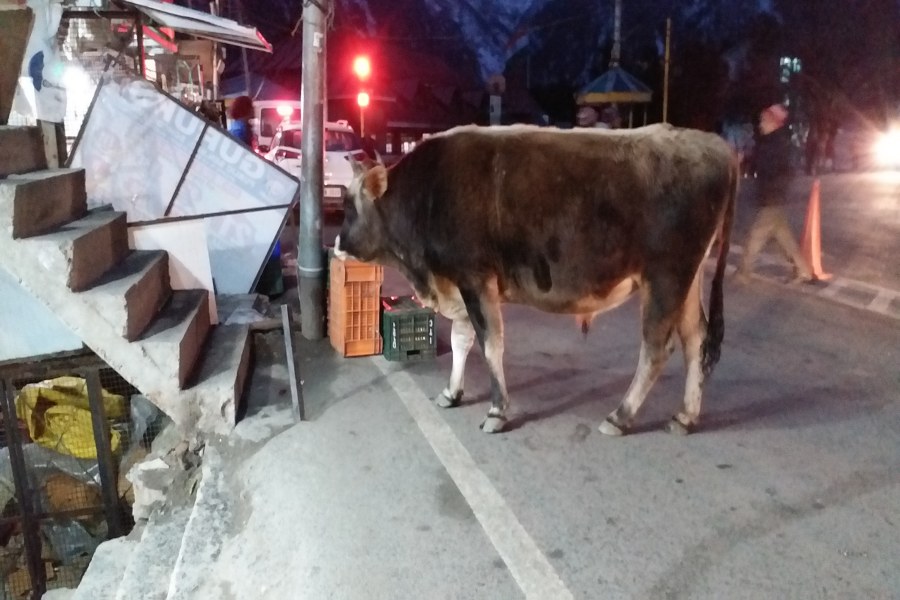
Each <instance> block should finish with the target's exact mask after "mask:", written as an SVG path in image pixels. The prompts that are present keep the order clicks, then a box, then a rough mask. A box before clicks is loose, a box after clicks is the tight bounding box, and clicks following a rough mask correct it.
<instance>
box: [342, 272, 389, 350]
mask: <svg viewBox="0 0 900 600" xmlns="http://www.w3.org/2000/svg"><path fill="white" fill-rule="evenodd" d="M383 280H384V268H383V267H381V266H379V265H374V264H370V263H362V262H358V261H355V260H340V259H337V258H332V259H331V261H329V277H328V282H329V286H328V338H329V339H330V340H331V345H332V347H334V349H335V350H337V351H338V352H340V353H341V354H342V355H343V356H371V355H374V354H380V353H381V332H380V331H379V323H380V316H381V306H380V299H381V282H382V281H383Z"/></svg>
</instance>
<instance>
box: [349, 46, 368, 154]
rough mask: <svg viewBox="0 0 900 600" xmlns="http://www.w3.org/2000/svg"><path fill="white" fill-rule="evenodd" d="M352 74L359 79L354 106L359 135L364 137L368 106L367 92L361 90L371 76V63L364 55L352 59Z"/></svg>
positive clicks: (363, 89)
mask: <svg viewBox="0 0 900 600" xmlns="http://www.w3.org/2000/svg"><path fill="white" fill-rule="evenodd" d="M353 72H354V73H355V74H356V77H357V79H359V83H360V88H361V89H360V91H359V93H358V94H357V95H356V104H358V105H359V135H360V136H363V135H365V131H364V129H365V125H364V123H365V115H364V111H365V108H366V107H367V106H368V105H369V100H370V98H369V92H367V91H366V90H365V88H363V87H362V86H363V84H364V83H365V82H366V81H367V80H368V79H369V76H370V75H371V74H372V63H371V62H370V61H369V57H368V56H366V55H365V54H360V55H359V56H357V57H356V58H354V59H353Z"/></svg>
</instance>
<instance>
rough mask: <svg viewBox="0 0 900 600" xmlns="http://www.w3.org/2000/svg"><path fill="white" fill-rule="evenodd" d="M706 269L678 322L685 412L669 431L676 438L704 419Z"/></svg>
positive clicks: (699, 271)
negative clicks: (703, 289) (703, 293)
mask: <svg viewBox="0 0 900 600" xmlns="http://www.w3.org/2000/svg"><path fill="white" fill-rule="evenodd" d="M702 272H703V271H702V267H701V269H700V270H698V271H697V275H696V277H695V278H694V282H693V284H691V289H690V291H689V292H688V296H687V299H686V300H685V302H684V308H683V309H682V311H681V319H680V320H679V321H678V336H679V337H680V338H681V348H682V350H683V352H684V371H685V380H684V410H682V411H681V412H679V413H678V414H676V415H675V416H674V417H672V420H671V421H669V424H668V425H666V430H667V431H669V432H670V433H675V434H681V435H684V434H687V433H690V432H691V431H692V430H693V429H694V427H695V426H696V425H697V423H698V421H699V419H700V403H701V400H702V397H703V379H704V377H703V368H702V364H701V363H702V360H701V359H702V354H703V340H704V338H705V337H706V327H707V322H706V314H704V312H703V304H702V302H701V300H700V290H701V287H702V285H701V280H702Z"/></svg>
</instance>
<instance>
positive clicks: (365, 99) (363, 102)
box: [356, 92, 369, 108]
mask: <svg viewBox="0 0 900 600" xmlns="http://www.w3.org/2000/svg"><path fill="white" fill-rule="evenodd" d="M356 103H357V104H359V106H360V107H361V108H362V107H366V106H368V105H369V93H368V92H360V93H358V94H357V95H356Z"/></svg>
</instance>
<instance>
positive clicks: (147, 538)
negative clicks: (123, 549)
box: [115, 506, 191, 600]
mask: <svg viewBox="0 0 900 600" xmlns="http://www.w3.org/2000/svg"><path fill="white" fill-rule="evenodd" d="M190 515H191V507H190V506H172V507H169V508H166V509H164V510H162V511H157V512H155V513H153V515H151V517H150V519H149V520H148V521H147V525H146V527H145V528H144V531H143V533H142V534H141V539H140V543H139V544H138V545H137V547H136V548H135V549H134V552H133V553H132V554H131V557H130V560H129V561H128V566H127V567H125V573H124V575H123V576H122V581H121V582H120V583H119V586H118V589H117V590H116V595H115V600H164V599H165V597H166V593H167V592H168V589H169V581H170V579H171V576H172V569H173V568H174V566H175V560H176V559H177V558H178V553H179V551H180V549H181V544H182V540H183V538H184V530H185V527H186V526H187V523H188V519H189V518H190Z"/></svg>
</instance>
